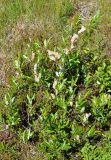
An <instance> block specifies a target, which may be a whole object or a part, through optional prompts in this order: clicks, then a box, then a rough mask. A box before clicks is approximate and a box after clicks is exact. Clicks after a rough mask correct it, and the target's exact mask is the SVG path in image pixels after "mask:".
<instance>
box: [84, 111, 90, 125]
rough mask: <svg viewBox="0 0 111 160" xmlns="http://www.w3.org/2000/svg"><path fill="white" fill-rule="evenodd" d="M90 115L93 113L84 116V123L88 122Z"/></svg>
mask: <svg viewBox="0 0 111 160" xmlns="http://www.w3.org/2000/svg"><path fill="white" fill-rule="evenodd" d="M90 116H91V113H86V114H85V116H84V118H83V122H84V123H87V121H88V118H89V117H90Z"/></svg>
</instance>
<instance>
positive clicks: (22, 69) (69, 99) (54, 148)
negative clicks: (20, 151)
mask: <svg viewBox="0 0 111 160" xmlns="http://www.w3.org/2000/svg"><path fill="white" fill-rule="evenodd" d="M93 24H94V21H93ZM94 26H95V25H94ZM90 31H91V32H90ZM93 33H94V32H93ZM91 34H92V29H91V30H90V29H87V31H86V32H85V33H83V35H81V37H80V40H79V42H78V44H77V45H76V47H75V49H74V50H72V51H71V52H70V53H69V54H67V55H66V54H65V51H64V48H62V47H61V48H54V49H55V50H56V51H57V52H59V53H60V58H59V59H58V60H56V61H52V60H51V59H50V58H49V56H48V54H47V48H48V42H47V41H44V45H43V44H40V43H39V42H37V43H34V44H33V45H32V46H31V50H32V51H33V57H32V55H31V54H29V53H25V54H22V55H20V56H19V57H18V59H17V60H16V61H15V63H14V65H15V76H13V77H12V80H11V84H10V89H9V91H8V93H7V94H6V96H5V108H6V111H7V113H6V116H5V121H6V123H7V124H8V125H9V127H10V128H11V129H13V131H14V132H16V134H17V135H18V138H19V139H20V140H21V141H23V142H25V143H26V142H27V143H28V142H33V143H34V142H38V143H39V149H40V150H42V151H43V152H44V153H45V154H46V155H47V158H48V159H64V158H66V159H70V158H71V156H72V155H74V156H75V155H76V156H77V155H78V159H79V157H81V155H80V154H79V151H80V150H81V149H82V148H83V147H84V148H85V146H87V143H91V145H94V144H95V143H98V142H99V143H101V141H102V140H103V139H104V138H105V139H107V140H110V139H111V137H110V134H108V133H109V132H110V121H111V59H109V58H108V57H107V56H106V55H104V54H101V50H99V49H98V47H97V48H94V47H92V48H91V47H89V46H90V45H89V40H90V38H91V37H90V36H91ZM29 47H30V46H29ZM35 72H36V74H37V75H36V76H35ZM85 143H86V145H85V146H84V144H85ZM84 148H83V149H82V152H83V156H84Z"/></svg>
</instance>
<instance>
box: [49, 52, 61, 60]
mask: <svg viewBox="0 0 111 160" xmlns="http://www.w3.org/2000/svg"><path fill="white" fill-rule="evenodd" d="M47 52H48V56H49V58H50V59H51V60H52V61H56V60H58V59H60V57H61V56H60V54H59V53H58V52H54V51H50V50H47Z"/></svg>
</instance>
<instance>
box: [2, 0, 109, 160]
mask: <svg viewBox="0 0 111 160" xmlns="http://www.w3.org/2000/svg"><path fill="white" fill-rule="evenodd" d="M0 8H1V11H0V36H1V37H0V46H1V48H0V99H1V102H0V112H1V114H0V116H1V115H2V114H4V113H5V112H6V110H5V109H4V108H3V107H2V99H3V97H4V94H5V93H6V92H7V88H8V87H9V81H10V77H11V75H14V69H13V62H14V60H15V58H16V57H19V56H20V54H24V53H27V52H30V53H31V52H32V50H31V49H30V47H28V46H32V44H33V43H36V42H37V41H38V40H39V41H40V42H41V44H44V40H45V39H49V40H50V45H49V47H50V49H51V48H54V47H59V46H61V45H63V44H62V37H63V36H64V37H65V36H66V37H67V39H70V36H69V35H68V34H69V33H71V34H72V33H73V32H75V31H77V29H78V27H79V25H81V24H86V23H88V21H90V18H91V16H94V15H95V14H96V12H97V11H100V13H101V14H100V15H101V18H100V22H99V25H98V28H97V30H96V31H95V34H94V36H93V42H92V43H91V44H89V45H90V46H91V47H92V48H95V47H96V46H97V45H98V44H100V46H99V47H100V49H101V50H102V52H103V53H104V54H107V55H108V56H109V57H110V56H111V36H110V35H111V14H110V13H111V1H110V0H106V1H104V0H99V1H96V0H83V1H82V2H81V0H72V1H69V0H53V1H52V0H47V1H46V0H16V1H12V0H1V1H0ZM70 26H72V27H70ZM0 123H1V124H0V128H1V129H0V130H3V128H5V127H6V126H5V124H4V122H3V121H1V122H0ZM1 134H2V132H0V136H1ZM6 134H7V135H8V134H10V136H9V137H10V138H9V139H8V138H6V139H4V140H3V141H1V142H0V159H1V160H2V159H3V160H11V159H12V160H14V159H17V160H19V159H20V160H22V159H23V160H31V159H33V160H34V159H35V160H39V159H40V160H43V159H44V160H45V159H47V158H46V157H45V156H44V155H43V154H42V153H40V152H39V151H38V150H37V147H36V146H37V144H32V143H31V144H23V143H22V142H20V141H19V140H16V131H14V132H13V131H10V133H6ZM6 137H7V136H6ZM86 148H87V146H86ZM106 148H107V147H106ZM92 150H93V149H92ZM92 150H91V151H92ZM95 150H96V149H95ZM98 150H99V149H98ZM100 150H101V147H100ZM106 150H107V149H106ZM95 152H96V151H95ZM91 154H93V152H92V153H91ZM89 156H90V155H89ZM84 157H85V156H84ZM84 160H88V159H87V157H86V159H85V158H84ZM104 160H107V159H104Z"/></svg>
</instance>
